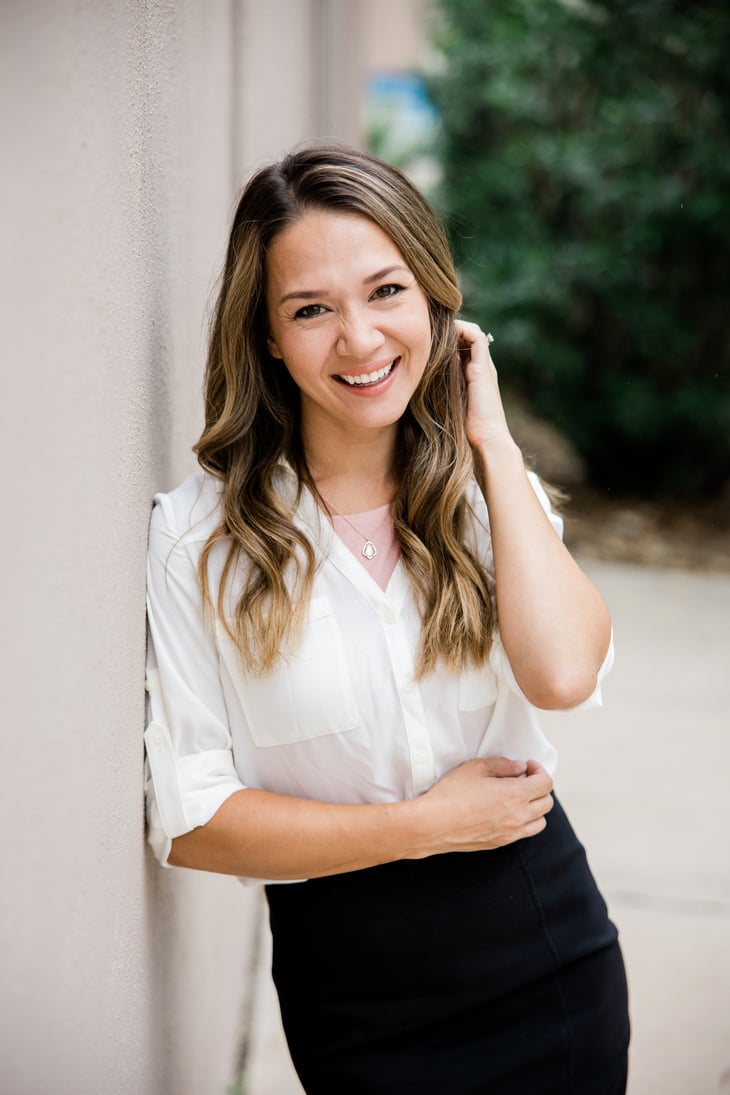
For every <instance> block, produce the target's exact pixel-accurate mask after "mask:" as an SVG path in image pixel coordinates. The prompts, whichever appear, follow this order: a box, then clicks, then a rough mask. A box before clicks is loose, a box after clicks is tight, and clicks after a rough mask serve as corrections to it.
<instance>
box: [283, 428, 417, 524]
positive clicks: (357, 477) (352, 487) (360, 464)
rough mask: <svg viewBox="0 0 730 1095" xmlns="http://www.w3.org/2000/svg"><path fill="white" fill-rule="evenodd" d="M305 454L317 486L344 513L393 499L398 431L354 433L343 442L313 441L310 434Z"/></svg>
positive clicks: (358, 511)
mask: <svg viewBox="0 0 730 1095" xmlns="http://www.w3.org/2000/svg"><path fill="white" fill-rule="evenodd" d="M329 440H331V439H329ZM303 441H304V455H305V459H306V461H307V467H308V468H309V471H310V473H311V476H312V479H313V480H314V484H315V486H316V488H317V490H318V491H319V492H320V493H321V495H322V498H323V499H324V500H325V502H329V503H331V505H333V506H334V507H335V508H336V509H337V510H339V511H340V512H341V513H364V512H365V511H366V510H371V509H376V508H377V507H378V506H384V505H386V504H387V503H389V502H391V501H392V500H393V496H394V495H395V492H396V488H397V479H396V476H395V472H394V456H395V433H394V432H393V433H392V435H391V436H388V435H387V434H386V431H382V432H381V433H379V434H378V435H377V436H374V437H364V438H358V437H357V436H355V437H352V438H350V439H348V440H347V442H346V443H343V444H330V443H329V441H328V443H327V444H321V443H319V439H315V440H314V443H312V441H311V439H310V440H309V441H308V439H307V438H306V436H305V437H304V438H303Z"/></svg>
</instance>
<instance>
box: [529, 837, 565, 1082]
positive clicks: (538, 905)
mask: <svg viewBox="0 0 730 1095" xmlns="http://www.w3.org/2000/svg"><path fill="white" fill-rule="evenodd" d="M517 858H518V861H519V864H520V868H521V870H522V874H523V876H524V879H525V882H526V884H527V888H528V890H529V891H530V896H531V898H532V902H533V905H534V907H535V911H536V912H537V915H538V919H539V921H540V927H541V929H542V934H543V937H544V939H545V942H546V943H547V946H548V949H549V951H550V954H551V956H552V958H553V961H554V963H555V970H554V977H555V986H556V989H557V993H558V997H559V998H560V1006H561V1009H562V1012H563V1021H564V1024H565V1030H566V1049H567V1053H568V1069H567V1080H568V1083H569V1085H570V1086H569V1088H568V1090H567V1091H566V1092H565V1095H571V1092H572V1090H573V1047H574V1045H575V1030H574V1029H573V1023H572V1021H571V1018H570V1011H569V1009H568V1005H567V1002H566V999H565V994H564V993H563V986H562V985H561V983H560V970H561V968H562V962H561V958H560V952H559V951H558V948H557V946H556V945H555V943H554V941H553V938H552V936H551V934H550V931H549V929H548V926H547V919H546V917H545V910H544V909H543V906H542V902H541V901H540V898H539V897H538V894H537V887H536V886H535V883H534V880H533V878H532V873H531V871H530V868H529V867H528V865H527V862H526V860H525V854H524V851H523V850H522V849H520V852H519V853H518V856H517Z"/></svg>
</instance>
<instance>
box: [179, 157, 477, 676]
mask: <svg viewBox="0 0 730 1095" xmlns="http://www.w3.org/2000/svg"><path fill="white" fill-rule="evenodd" d="M312 209H317V210H330V211H333V212H337V213H352V214H357V215H358V216H362V217H368V218H369V219H370V220H371V221H373V222H374V223H375V224H376V225H378V226H379V227H380V228H381V229H382V231H383V232H385V234H386V235H387V236H389V237H390V239H391V240H392V241H393V243H394V244H395V245H396V247H397V248H398V250H399V251H400V253H401V254H402V256H403V258H404V259H405V261H406V264H407V265H408V266H409V268H410V269H411V271H412V272H413V274H414V276H415V278H416V280H417V282H418V284H419V285H420V287H421V289H422V290H423V292H424V294H425V295H426V298H427V300H428V307H429V313H430V320H431V335H432V341H431V351H430V356H429V359H428V362H427V365H426V368H425V371H424V374H423V377H422V379H421V381H420V384H419V385H418V388H417V390H416V391H415V393H414V395H413V397H412V399H411V402H410V404H409V406H408V408H407V410H406V413H405V414H404V416H403V417H402V419H401V420H400V423H399V429H398V438H397V449H396V473H397V476H398V483H399V486H398V489H397V493H396V497H395V499H394V503H393V514H394V523H395V533H396V536H397V539H398V542H399V545H400V551H401V558H402V560H403V563H404V565H405V567H406V570H407V573H408V575H409V578H410V580H411V583H412V585H413V587H414V589H415V591H416V595H417V597H418V601H419V606H420V610H421V617H422V621H423V623H422V633H421V643H420V650H419V655H418V662H417V671H418V674H419V676H422V675H423V674H425V673H428V672H429V671H431V670H432V669H433V668H434V667H435V666H436V664H437V663H438V662H442V663H445V664H446V665H447V666H448V667H450V668H451V669H454V670H459V669H462V668H464V667H465V666H466V665H467V664H469V663H473V664H476V665H479V664H481V663H482V662H483V661H484V660H485V658H486V657H487V654H488V652H489V648H490V643H491V637H492V630H493V625H494V608H493V604H492V599H491V596H490V586H489V579H488V576H487V574H486V572H485V570H484V568H483V567H482V565H481V564H480V562H479V560H478V558H477V557H476V555H475V554H474V552H473V551H472V550H470V548H469V546H468V544H467V535H466V533H467V522H468V520H469V504H468V501H467V487H468V485H469V483H470V480H471V479H472V477H473V475H474V461H473V455H472V452H471V448H470V446H469V442H468V440H467V437H466V433H465V429H464V384H463V378H462V370H461V365H460V361H459V351H458V345H457V338H456V333H455V328H454V322H453V321H454V317H455V315H456V313H457V310H458V309H459V307H460V305H461V293H460V291H459V287H458V284H457V279H456V274H455V271H454V267H453V262H452V258H451V254H450V251H449V247H448V244H447V242H446V239H445V236H444V234H443V232H442V230H441V228H440V226H439V224H438V222H437V220H436V218H435V216H434V214H433V212H432V210H431V208H430V207H429V205H428V203H427V202H426V201H425V199H424V198H423V197H422V195H421V194H420V193H419V192H418V190H416V188H415V187H414V186H413V185H412V184H411V183H410V181H409V180H408V179H407V178H406V177H405V176H404V175H403V174H402V173H401V172H400V171H398V170H397V169H396V168H394V167H392V166H390V165H389V164H386V163H384V162H383V161H382V160H379V159H377V158H376V157H375V156H372V155H369V154H367V153H364V152H359V151H356V150H354V149H350V148H346V147H341V146H338V145H334V146H333V145H326V146H315V147H308V148H304V149H300V150H297V151H295V152H293V153H291V154H290V155H288V156H286V157H285V158H284V159H283V160H282V161H281V162H280V163H276V164H273V165H271V166H269V167H266V168H264V169H263V170H261V171H259V172H258V173H257V174H256V175H254V176H253V178H252V179H251V180H250V181H249V183H248V184H247V186H246V188H245V190H244V192H243V195H242V197H241V200H240V202H239V205H238V208H237V210H236V213H235V217H234V220H233V226H232V229H231V234H230V240H229V244H228V252H227V256H226V262H225V267H224V272H223V278H222V284H221V288H220V292H219V295H218V300H217V305H216V309H215V313H214V316H213V322H212V328H211V337H210V346H209V353H208V361H207V368H206V379H205V428H204V430H203V433H202V435H201V437H200V440H199V441H198V443H197V445H196V446H195V452H196V453H197V456H198V460H199V462H200V464H201V465H202V467H203V468H205V469H206V470H207V471H208V472H210V473H211V474H212V475H214V476H216V477H217V478H218V479H220V480H221V481H222V518H221V521H220V524H219V525H218V526H217V528H216V529H215V530H214V532H213V533H212V534H211V535H210V537H209V538H208V540H207V542H206V544H205V545H204V548H203V552H202V555H201V558H200V581H201V586H202V590H203V598H204V601H205V604H206V606H207V608H208V609H209V610H211V611H212V609H213V604H212V598H211V585H210V581H209V577H208V569H209V563H210V557H211V552H212V551H213V550H214V549H215V548H216V547H217V546H218V545H220V544H227V552H226V554H225V561H224V564H223V570H222V576H221V581H220V585H219V590H218V597H217V606H216V607H217V609H218V613H219V615H220V616H221V619H222V620H223V622H224V626H225V627H226V628H227V629H228V631H229V634H230V635H231V637H232V638H233V639H234V641H235V642H236V644H237V645H238V647H239V650H240V652H241V656H242V659H243V662H244V664H245V665H246V666H247V667H248V669H249V670H250V671H252V672H255V673H266V672H268V671H270V670H271V669H272V668H273V667H274V665H275V664H276V661H277V659H278V657H279V656H280V655H281V654H282V653H285V652H286V651H287V650H290V649H294V648H296V644H297V642H298V641H299V638H300V636H301V630H302V627H303V621H304V620H305V618H306V613H307V608H308V605H309V600H310V597H311V591H312V584H313V580H314V575H315V571H316V565H317V562H316V556H315V552H314V548H313V546H312V544H311V543H310V541H309V539H308V538H307V536H306V535H304V533H303V532H302V531H300V529H299V528H297V526H296V525H295V524H294V520H293V517H294V511H295V509H296V505H297V503H298V500H299V498H300V496H301V491H302V489H303V488H304V487H309V488H310V489H314V493H315V496H316V488H314V484H313V483H312V479H311V475H310V474H309V470H308V467H307V463H306V454H305V453H304V452H303V450H302V444H301V436H300V429H299V391H298V389H297V387H296V385H295V384H294V382H293V381H292V379H291V377H290V376H289V374H288V372H287V371H286V369H285V368H283V367H282V366H281V363H280V362H276V361H275V359H274V358H273V357H272V356H271V354H270V353H269V350H268V348H267V336H268V334H269V321H268V315H267V310H266V292H265V290H266V256H267V252H268V249H269V247H270V246H271V243H272V241H273V239H274V238H275V237H276V235H277V234H278V233H279V232H281V231H282V230H283V229H284V228H286V227H288V226H289V225H291V224H293V223H294V222H295V221H297V220H298V219H299V218H300V217H301V216H302V215H303V214H304V213H305V212H306V211H309V210H312ZM282 459H286V460H287V461H288V462H289V463H290V465H291V466H292V467H293V468H294V470H295V471H296V472H297V474H298V481H299V492H298V494H297V497H296V498H294V499H292V498H291V497H289V498H287V497H285V496H284V494H285V492H282V491H281V490H278V491H277V488H276V482H277V474H276V471H277V465H279V464H280V462H281V460H282ZM223 550H224V551H225V548H224V549H223ZM241 563H243V566H241V565H240V564H241ZM234 575H235V576H237V577H236V581H238V580H240V581H241V583H242V590H241V594H240V597H239V598H238V601H237V605H236V608H235V615H234V616H233V617H230V615H229V617H228V618H227V619H226V612H225V611H224V606H225V604H226V592H227V590H228V587H229V584H230V583H231V582H233V581H234ZM236 592H237V590H236Z"/></svg>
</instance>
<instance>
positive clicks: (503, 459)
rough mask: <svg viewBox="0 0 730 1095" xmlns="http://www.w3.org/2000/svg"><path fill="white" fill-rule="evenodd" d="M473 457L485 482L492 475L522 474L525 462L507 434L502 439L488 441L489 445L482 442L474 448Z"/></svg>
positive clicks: (515, 444)
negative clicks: (477, 462) (479, 466)
mask: <svg viewBox="0 0 730 1095" xmlns="http://www.w3.org/2000/svg"><path fill="white" fill-rule="evenodd" d="M474 457H475V459H476V460H478V461H479V463H480V465H481V469H482V472H483V473H484V478H485V480H486V479H489V478H490V477H491V476H492V475H493V474H498V475H500V476H502V475H504V474H505V473H506V474H509V473H513V474H517V473H519V474H521V475H522V474H524V470H525V462H524V459H523V456H522V451H521V449H520V447H519V445H518V444H517V443H516V441H515V440H514V439H513V438H512V437H511V435H510V434H509V433H507V434H506V435H505V436H504V437H499V438H494V439H492V440H490V442H489V444H487V443H486V442H482V443H481V444H480V445H478V446H476V447H475V449H474Z"/></svg>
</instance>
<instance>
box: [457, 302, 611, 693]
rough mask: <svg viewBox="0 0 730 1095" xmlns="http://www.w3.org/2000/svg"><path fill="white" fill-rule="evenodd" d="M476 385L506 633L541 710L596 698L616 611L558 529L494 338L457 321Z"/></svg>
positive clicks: (472, 411) (471, 421)
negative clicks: (517, 427) (503, 383)
mask: <svg viewBox="0 0 730 1095" xmlns="http://www.w3.org/2000/svg"><path fill="white" fill-rule="evenodd" d="M457 331H458V334H459V337H460V341H461V346H462V354H463V357H464V373H465V377H466V381H467V417H466V430H467V436H468V438H469V441H470V442H471V445H472V447H473V449H474V453H475V459H476V460H477V461H478V462H479V465H480V469H481V471H482V476H483V481H484V484H485V488H486V500H487V506H488V509H489V519H490V525H491V531H492V546H493V551H494V570H495V586H496V597H497V614H498V618H499V630H500V635H501V637H502V642H503V644H504V647H505V650H506V652H507V655H508V657H509V659H510V662H511V665H512V669H513V670H514V674H515V677H516V679H517V682H518V684H519V685H520V688H521V689H522V691H523V692H524V693H525V695H526V696H527V698H528V699H529V700H530V702H531V703H533V704H534V705H535V706H536V707H542V708H546V709H550V708H568V707H574V706H576V705H577V704H579V703H581V702H582V701H583V700H585V699H587V698H588V696H589V695H590V694H591V693H592V692H593V690H594V688H595V686H596V678H597V673H598V670H599V669H600V667H601V664H602V663H603V661H604V658H605V656H606V652H607V650H608V646H609V642H610V636H611V624H610V620H609V615H608V610H607V609H606V606H605V604H604V602H603V600H602V598H601V596H600V594H599V593H598V591H597V590H596V589H595V587H594V586H593V585H592V583H591V582H590V581H589V580H588V578H587V577H586V576H585V574H584V573H583V572H582V571H581V569H580V567H579V566H578V565H577V563H576V562H575V560H574V559H573V558H572V557H571V555H570V553H569V552H568V550H567V548H566V547H565V546H564V545H563V543H562V541H561V540H560V538H559V537H558V536H556V535H555V531H554V529H553V528H552V525H551V524H550V521H549V519H548V517H547V515H546V514H545V511H544V510H543V508H542V506H541V505H540V502H539V500H538V498H537V496H536V494H535V491H534V490H533V489H532V486H531V484H530V482H529V480H528V478H527V473H526V471H525V467H524V463H523V460H522V454H521V453H520V450H519V449H518V447H517V445H516V444H515V442H514V441H513V439H512V437H511V435H510V433H509V429H508V427H507V422H506V420H505V416H504V410H503V407H502V402H501V398H500V395H499V387H498V384H497V373H496V370H495V368H494V365H493V363H492V359H491V355H490V353H489V345H488V341H487V336H486V335H485V334H484V333H483V332H482V331H481V330H480V329H479V327H477V326H476V324H473V323H463V322H458V323H457Z"/></svg>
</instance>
